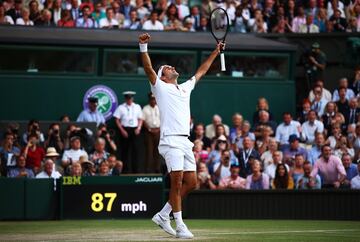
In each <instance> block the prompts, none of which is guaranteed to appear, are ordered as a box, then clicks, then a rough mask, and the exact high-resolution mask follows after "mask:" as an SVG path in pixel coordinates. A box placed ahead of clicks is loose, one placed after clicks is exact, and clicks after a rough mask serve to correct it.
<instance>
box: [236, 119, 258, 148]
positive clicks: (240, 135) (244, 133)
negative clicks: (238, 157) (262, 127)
mask: <svg viewBox="0 0 360 242" xmlns="http://www.w3.org/2000/svg"><path fill="white" fill-rule="evenodd" d="M250 129H251V125H250V122H249V121H247V120H245V121H244V122H243V123H242V125H241V131H240V132H239V131H237V135H236V137H235V139H233V140H232V141H231V143H232V144H233V149H234V151H235V153H239V150H241V149H243V141H244V139H245V138H246V137H249V138H250V139H251V140H252V141H255V140H256V139H255V134H254V133H253V132H250Z"/></svg>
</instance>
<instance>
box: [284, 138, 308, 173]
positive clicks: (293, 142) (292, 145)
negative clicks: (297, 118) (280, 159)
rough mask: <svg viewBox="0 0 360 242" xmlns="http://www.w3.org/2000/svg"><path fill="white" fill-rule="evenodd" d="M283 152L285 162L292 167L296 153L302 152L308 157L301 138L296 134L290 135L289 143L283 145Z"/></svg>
mask: <svg viewBox="0 0 360 242" xmlns="http://www.w3.org/2000/svg"><path fill="white" fill-rule="evenodd" d="M282 152H283V154H284V163H285V164H287V165H289V166H290V167H293V166H294V161H295V155H296V154H301V155H303V157H304V158H305V160H306V159H307V151H306V150H305V149H304V148H302V147H301V146H300V138H298V137H297V136H296V134H292V135H290V136H289V145H288V146H285V147H283V149H282Z"/></svg>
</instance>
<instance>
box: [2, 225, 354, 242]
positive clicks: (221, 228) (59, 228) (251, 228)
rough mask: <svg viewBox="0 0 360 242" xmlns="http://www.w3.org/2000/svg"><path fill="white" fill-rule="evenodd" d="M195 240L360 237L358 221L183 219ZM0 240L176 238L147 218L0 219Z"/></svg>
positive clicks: (306, 239)
mask: <svg viewBox="0 0 360 242" xmlns="http://www.w3.org/2000/svg"><path fill="white" fill-rule="evenodd" d="M185 222H186V223H187V225H188V227H189V228H190V229H191V231H192V232H193V234H194V235H195V238H194V240H196V241H327V242H329V241H337V242H340V241H360V222H359V221H357V222H351V221H312V220H307V221H305V220H296V221H295V220H185ZM0 241H179V239H175V238H172V237H170V236H168V235H167V234H165V233H164V232H163V231H161V230H160V228H158V227H156V226H155V225H154V224H153V223H152V222H151V221H150V220H86V221H85V220H75V221H74V220H71V221H41V222H0Z"/></svg>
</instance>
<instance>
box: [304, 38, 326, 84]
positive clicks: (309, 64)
mask: <svg viewBox="0 0 360 242" xmlns="http://www.w3.org/2000/svg"><path fill="white" fill-rule="evenodd" d="M303 63H304V67H305V71H306V75H307V78H308V82H309V84H310V85H312V84H313V83H315V81H316V80H319V79H324V77H323V74H324V71H325V67H326V55H325V54H324V52H322V51H321V49H320V45H319V43H317V42H315V43H313V44H312V46H311V50H310V51H306V52H305V53H304V56H303Z"/></svg>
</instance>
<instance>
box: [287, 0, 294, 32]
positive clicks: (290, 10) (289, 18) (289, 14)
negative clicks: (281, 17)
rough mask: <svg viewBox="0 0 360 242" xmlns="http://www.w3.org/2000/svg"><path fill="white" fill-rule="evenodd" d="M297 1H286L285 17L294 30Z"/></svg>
mask: <svg viewBox="0 0 360 242" xmlns="http://www.w3.org/2000/svg"><path fill="white" fill-rule="evenodd" d="M295 10H296V9H295V1H294V0H288V1H286V3H285V19H286V20H287V22H288V24H289V25H290V27H291V30H292V22H293V19H294V18H295Z"/></svg>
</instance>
